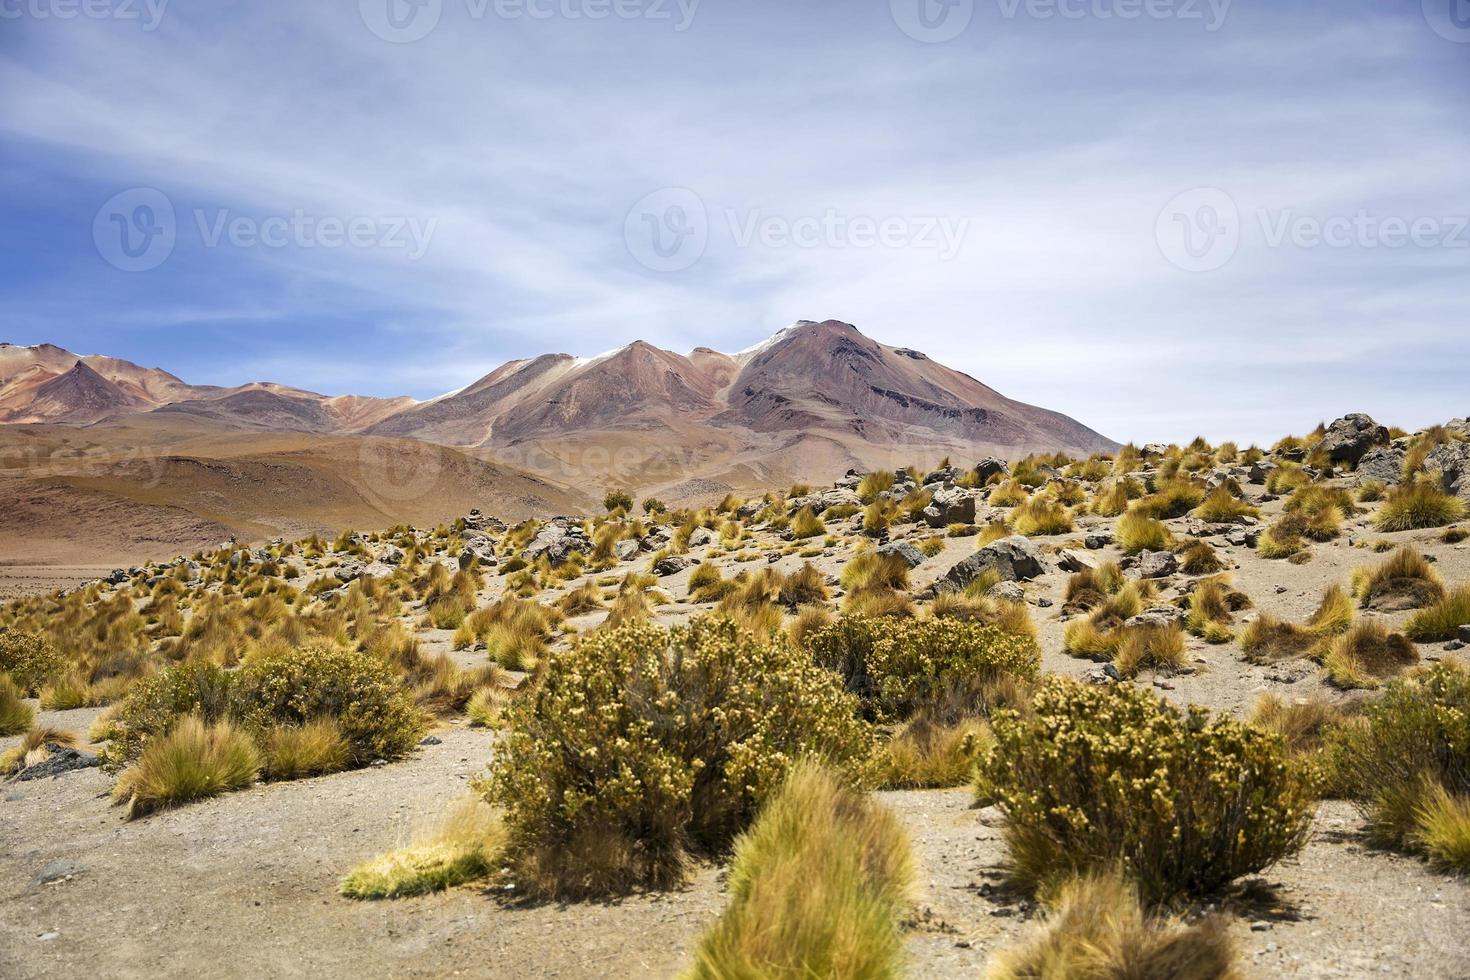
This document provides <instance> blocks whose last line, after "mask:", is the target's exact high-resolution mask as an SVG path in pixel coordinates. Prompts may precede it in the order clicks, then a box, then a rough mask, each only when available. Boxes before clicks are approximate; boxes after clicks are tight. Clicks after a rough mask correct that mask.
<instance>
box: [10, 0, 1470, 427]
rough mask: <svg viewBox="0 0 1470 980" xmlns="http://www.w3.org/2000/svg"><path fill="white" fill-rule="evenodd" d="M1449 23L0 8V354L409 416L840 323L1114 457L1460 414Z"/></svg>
mask: <svg viewBox="0 0 1470 980" xmlns="http://www.w3.org/2000/svg"><path fill="white" fill-rule="evenodd" d="M1467 86H1470V0H1422V2H1420V0H1388V2H1385V0H1372V2H1359V0H1322V2H1305V0H1233V2H1232V0H320V2H312V3H287V2H262V0H248V2H247V0H240V2H231V0H214V2H192V3H184V2H168V0H0V227H3V228H4V229H5V231H6V232H7V233H6V234H4V235H3V236H0V340H5V341H9V342H12V343H19V344H35V343H42V342H49V343H54V344H57V345H59V346H62V347H65V348H67V349H69V350H73V351H76V352H78V353H103V354H111V355H114V356H119V357H124V358H127V359H129V360H133V361H137V362H139V363H142V364H145V365H147V366H159V367H164V368H166V369H168V370H170V371H172V372H174V373H175V374H178V375H180V376H181V377H184V378H185V379H187V380H189V381H191V382H195V383H209V384H223V385H229V384H238V383H243V382H247V381H252V380H272V381H278V382H282V383H286V384H292V385H297V386H300V387H304V388H309V389H312V390H316V391H322V392H326V393H331V394H338V393H349V392H350V393H357V394H373V395H399V394H407V395H412V396H414V397H419V398H428V397H433V396H435V395H438V394H441V393H443V392H445V391H448V390H451V389H454V388H458V387H460V386H462V385H465V384H467V383H469V382H471V381H473V380H474V379H476V378H478V377H480V376H482V375H484V374H486V373H488V372H489V371H490V370H492V369H493V368H494V367H496V366H497V365H499V364H501V363H503V362H504V361H506V360H509V359H512V358H516V357H524V356H529V355H535V354H539V353H545V352H549V351H563V352H567V353H571V354H576V355H582V356H589V355H595V354H598V353H601V352H603V351H606V350H608V349H611V348H616V347H619V346H622V345H623V344H626V343H628V342H631V341H632V340H635V339H643V340H647V341H649V342H651V343H654V344H657V345H659V346H661V347H666V348H670V349H674V350H679V351H688V350H690V349H692V348H693V347H696V346H709V347H714V348H717V349H721V350H727V351H734V350H739V349H742V348H745V347H749V346H751V345H753V344H755V343H757V342H758V341H760V340H761V339H763V338H764V337H766V336H768V335H770V334H771V333H773V332H775V331H776V330H778V329H780V328H782V327H784V326H787V325H789V324H791V323H793V322H795V321H796V320H799V319H811V320H823V319H840V320H845V321H848V322H850V323H853V324H855V325H856V326H857V327H858V328H859V329H861V330H862V331H863V332H864V333H866V334H868V335H869V336H871V337H873V338H875V339H877V340H879V341H882V342H885V343H888V344H892V345H896V346H906V347H913V348H917V349H920V350H923V351H925V352H926V353H928V354H929V355H930V356H931V357H934V358H935V359H937V360H939V361H941V362H943V363H945V364H948V365H950V366H951V367H954V368H957V369H960V370H963V371H965V372H967V373H969V374H971V375H973V376H975V377H976V378H979V379H980V380H982V381H984V382H985V383H987V384H989V385H991V386H992V387H994V388H996V389H998V390H1000V391H1001V392H1003V393H1005V394H1007V395H1009V396H1011V397H1013V398H1018V399H1021V400H1023V401H1027V402H1031V403H1035V404H1040V405H1044V406H1046V407H1048V408H1053V409H1056V410H1059V411H1063V412H1066V413H1067V414H1070V415H1072V416H1074V417H1076V418H1078V419H1079V420H1081V421H1083V422H1084V423H1086V424H1088V425H1090V426H1092V427H1093V428H1095V429H1097V430H1099V431H1101V432H1103V433H1105V434H1107V435H1109V436H1111V437H1113V438H1116V439H1119V440H1125V441H1126V440H1136V441H1139V442H1144V441H1157V440H1165V441H1167V440H1177V441H1183V440H1187V439H1189V438H1191V437H1193V436H1195V435H1204V436H1206V437H1207V438H1210V439H1212V440H1216V441H1219V440H1224V439H1235V440H1238V441H1241V442H1249V441H1267V440H1274V439H1275V438H1277V437H1279V436H1280V435H1283V434H1285V433H1287V432H1293V431H1295V432H1300V431H1304V430H1306V429H1308V428H1310V427H1311V426H1313V425H1315V424H1316V423H1317V422H1318V421H1322V420H1328V419H1331V418H1333V417H1335V416H1338V415H1341V414H1344V413H1346V412H1349V411H1367V412H1370V413H1372V414H1373V415H1375V416H1376V417H1378V418H1379V419H1380V420H1381V421H1384V422H1386V423H1391V424H1398V425H1402V426H1405V427H1406V428H1412V427H1417V426H1422V425H1426V424H1429V423H1432V422H1436V421H1443V420H1445V419H1447V418H1450V417H1455V416H1464V415H1467V414H1470V383H1467V378H1470V227H1467V225H1470V219H1467V216H1470V123H1467V119H1470V116H1467V113H1466V110H1465V105H1466V101H1465V93H1466V91H1467Z"/></svg>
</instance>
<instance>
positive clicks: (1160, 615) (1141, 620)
mask: <svg viewBox="0 0 1470 980" xmlns="http://www.w3.org/2000/svg"><path fill="white" fill-rule="evenodd" d="M1186 616H1187V613H1185V611H1184V610H1183V609H1180V608H1179V607H1178V606H1150V607H1149V608H1148V609H1145V610H1144V611H1143V612H1141V613H1139V614H1138V615H1137V616H1133V617H1131V618H1130V619H1129V620H1128V621H1127V622H1125V623H1124V624H1123V625H1124V626H1133V627H1158V628H1165V629H1166V628H1168V627H1171V626H1175V625H1177V624H1180V623H1183V622H1184V620H1185V617H1186Z"/></svg>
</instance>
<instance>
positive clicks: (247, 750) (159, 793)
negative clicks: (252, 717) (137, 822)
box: [112, 715, 260, 820]
mask: <svg viewBox="0 0 1470 980" xmlns="http://www.w3.org/2000/svg"><path fill="white" fill-rule="evenodd" d="M259 772H260V752H259V751H258V750H257V749H256V747H255V743H254V742H252V741H251V740H250V736H249V735H246V734H245V733H244V732H243V731H241V730H240V729H238V728H236V727H235V726H234V725H233V724H231V723H230V722H228V721H221V722H220V723H218V724H217V725H208V726H206V725H205V723H204V722H203V721H202V720H200V719H199V718H198V717H196V716H193V715H190V716H187V717H185V718H182V719H180V720H179V722H178V724H176V725H174V726H173V727H172V728H171V729H170V730H169V731H168V733H167V734H165V735H162V736H160V737H159V738H157V739H154V740H152V741H150V742H149V743H148V744H147V746H146V747H145V748H144V749H143V754H142V755H141V756H140V757H139V758H138V761H137V763H136V764H135V765H133V766H132V767H131V768H129V769H128V770H127V771H126V772H124V773H123V774H122V776H121V777H120V778H119V779H118V781H117V785H115V786H114V787H113V790H112V798H113V801H114V802H116V803H125V804H127V808H128V810H127V816H128V819H129V820H132V819H134V818H137V817H141V816H144V815H145V814H149V813H152V812H154V811H155V810H161V809H163V808H165V807H171V806H178V805H179V804H181V803H189V802H192V801H194V800H202V799H205V798H207V797H210V796H218V795H219V794H220V793H225V792H229V791H230V790H236V789H243V788H245V787H246V786H249V785H250V784H251V783H253V782H254V781H255V777H256V775H257V774H258V773H259Z"/></svg>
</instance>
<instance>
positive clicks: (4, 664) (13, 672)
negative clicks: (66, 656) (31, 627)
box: [0, 626, 63, 697]
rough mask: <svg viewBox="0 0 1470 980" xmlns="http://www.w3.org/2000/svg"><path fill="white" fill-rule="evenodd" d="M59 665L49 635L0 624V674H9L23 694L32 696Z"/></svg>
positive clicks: (56, 653)
mask: <svg viewBox="0 0 1470 980" xmlns="http://www.w3.org/2000/svg"><path fill="white" fill-rule="evenodd" d="M62 666H63V665H62V659H61V651H59V650H57V649H56V644H54V643H52V642H51V640H50V638H48V637H46V636H44V635H42V634H40V633H32V632H29V631H27V630H22V629H16V628H15V627H13V626H0V674H9V675H10V679H11V680H13V681H15V685H16V687H18V688H20V691H21V693H22V694H23V695H27V696H32V697H33V696H35V695H36V694H37V693H39V692H40V690H41V688H42V687H43V686H44V685H45V683H46V682H47V681H48V680H50V679H51V678H53V677H55V676H56V675H57V674H59V673H61V669H62Z"/></svg>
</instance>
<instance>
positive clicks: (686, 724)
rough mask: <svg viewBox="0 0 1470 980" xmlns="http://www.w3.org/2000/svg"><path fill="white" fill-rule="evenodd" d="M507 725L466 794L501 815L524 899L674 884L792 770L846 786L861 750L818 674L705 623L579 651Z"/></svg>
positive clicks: (781, 648) (603, 636)
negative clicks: (818, 770)
mask: <svg viewBox="0 0 1470 980" xmlns="http://www.w3.org/2000/svg"><path fill="white" fill-rule="evenodd" d="M589 706H595V707H593V708H590V707H589ZM507 720H508V723H509V729H510V731H509V733H508V734H507V736H506V738H505V741H504V742H503V745H502V748H501V749H500V750H499V751H497V753H496V755H495V757H494V759H493V760H492V762H491V772H490V775H489V777H488V778H487V779H486V780H484V781H483V782H482V783H481V784H480V788H481V789H482V790H483V791H484V793H485V794H486V797H487V799H488V800H489V802H491V803H492V804H493V805H496V806H499V807H503V808H504V810H505V813H506V830H507V834H508V837H507V854H506V863H507V865H508V866H509V868H510V869H511V874H512V875H513V878H514V883H515V885H516V887H517V888H518V889H519V890H522V891H524V892H526V893H529V894H533V895H555V896H566V897H573V896H589V895H600V894H611V893H618V892H626V891H628V890H630V889H634V888H639V887H668V886H671V885H674V884H676V883H678V882H679V881H681V880H682V879H683V877H684V874H685V872H686V869H687V867H688V865H689V862H690V860H691V859H692V858H693V857H695V856H713V855H718V854H720V853H722V852H723V851H724V850H725V849H726V848H727V847H728V846H729V844H730V843H731V841H732V840H733V839H734V837H735V835H736V834H737V833H738V832H739V831H740V830H742V829H743V828H744V827H745V826H746V825H747V824H748V823H749V822H750V820H751V819H752V818H753V817H754V815H755V813H756V810H757V809H758V808H759V806H760V805H761V803H762V802H764V801H765V800H766V799H768V798H769V797H770V796H771V794H772V793H774V792H775V790H776V789H777V787H779V785H780V784H781V782H782V780H783V779H784V778H785V776H786V774H787V772H788V770H789V768H790V766H791V764H792V762H793V760H796V759H798V758H800V757H802V756H804V755H815V756H819V757H822V758H824V759H826V760H827V761H828V762H829V763H830V764H832V765H834V766H836V767H838V768H839V769H841V770H842V771H843V772H844V773H845V774H846V775H847V776H848V777H851V778H856V777H857V776H858V775H859V773H860V772H861V770H862V769H863V768H864V767H865V766H866V765H867V760H868V759H869V758H870V757H871V754H872V748H873V744H872V735H871V732H870V730H869V729H868V727H867V726H866V725H865V724H864V723H863V722H862V721H860V720H859V719H858V717H857V704H856V702H855V701H854V699H853V698H852V697H851V695H848V694H847V693H845V692H844V691H843V690H842V688H841V684H840V682H839V681H838V679H837V678H836V677H834V676H833V675H832V674H831V673H829V672H827V671H825V670H823V669H822V668H820V667H818V666H817V665H816V664H815V663H814V662H813V661H812V659H811V658H810V657H809V656H806V655H805V654H802V653H798V652H796V651H792V650H791V649H789V648H788V647H787V646H786V645H785V643H784V642H768V641H766V640H764V639H761V638H757V637H756V636H755V635H753V634H751V633H749V632H742V631H740V630H738V629H737V628H736V627H735V625H734V624H733V623H731V622H730V621H728V620H720V619H709V618H701V619H696V620H694V621H692V622H691V623H690V624H689V625H688V626H686V627H675V628H673V629H672V630H663V629H660V628H658V627H656V626H652V625H648V624H643V623H630V624H627V625H624V626H620V627H617V628H616V629H612V630H606V631H599V632H597V633H592V634H588V635H586V636H582V637H578V638H577V639H576V640H574V642H573V643H572V645H571V647H570V648H569V649H567V650H565V651H560V652H556V653H553V654H552V655H551V658H550V662H549V664H548V669H547V671H546V673H545V676H544V677H543V679H542V680H541V682H540V684H539V685H538V686H537V687H536V688H535V690H534V691H533V692H532V693H530V694H529V695H527V696H526V697H524V698H521V699H517V701H516V702H515V703H514V704H513V705H512V707H511V709H510V711H509V713H508V718H507Z"/></svg>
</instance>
